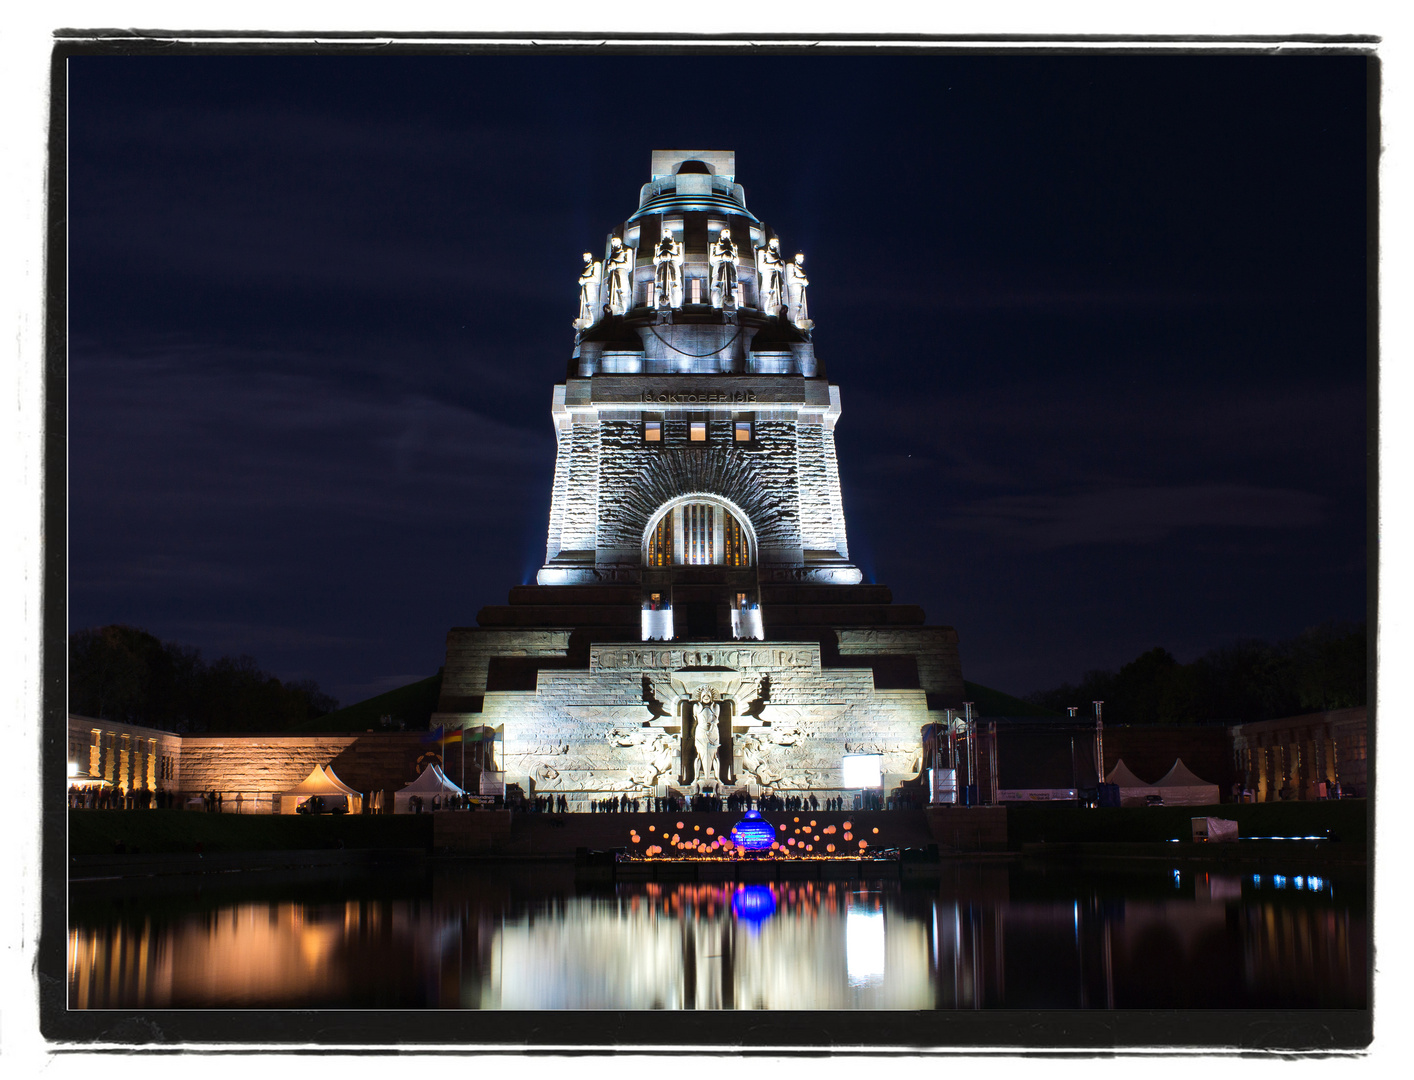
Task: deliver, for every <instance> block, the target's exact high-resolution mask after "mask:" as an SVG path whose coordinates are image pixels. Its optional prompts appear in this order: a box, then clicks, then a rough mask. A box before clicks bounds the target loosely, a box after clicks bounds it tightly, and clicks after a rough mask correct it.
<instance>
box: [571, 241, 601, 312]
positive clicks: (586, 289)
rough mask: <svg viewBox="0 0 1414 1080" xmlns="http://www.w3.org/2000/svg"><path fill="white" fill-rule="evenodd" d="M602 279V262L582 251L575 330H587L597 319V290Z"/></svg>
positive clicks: (598, 290)
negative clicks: (582, 266) (582, 267)
mask: <svg viewBox="0 0 1414 1080" xmlns="http://www.w3.org/2000/svg"><path fill="white" fill-rule="evenodd" d="M603 280H604V264H603V263H601V262H600V261H599V260H598V259H596V258H595V257H594V256H593V255H592V254H590V253H589V252H587V251H586V252H585V253H584V270H583V272H581V273H580V275H579V318H577V319H575V321H574V328H575V329H576V330H588V329H589V328H590V327H591V326H593V325H594V324H595V323H597V322H598V321H599V292H600V288H601V286H602V284H603Z"/></svg>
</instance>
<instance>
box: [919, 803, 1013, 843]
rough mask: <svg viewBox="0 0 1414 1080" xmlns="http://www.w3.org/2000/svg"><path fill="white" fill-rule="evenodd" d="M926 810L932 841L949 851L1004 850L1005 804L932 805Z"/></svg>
mask: <svg viewBox="0 0 1414 1080" xmlns="http://www.w3.org/2000/svg"><path fill="white" fill-rule="evenodd" d="M924 813H925V814H926V815H927V818H928V831H929V833H930V834H931V835H932V837H933V841H934V842H935V843H936V844H937V845H938V846H939V847H940V848H943V849H945V850H950V851H1005V850H1006V846H1007V821H1006V807H1005V806H930V807H928V809H927V810H926V811H924Z"/></svg>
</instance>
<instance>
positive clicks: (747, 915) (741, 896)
mask: <svg viewBox="0 0 1414 1080" xmlns="http://www.w3.org/2000/svg"><path fill="white" fill-rule="evenodd" d="M732 911H733V912H734V913H735V915H736V917H737V918H738V919H740V920H741V921H742V922H744V923H746V924H747V925H748V926H750V927H751V928H752V929H758V928H759V927H760V926H761V924H762V923H763V922H765V921H766V920H767V919H769V918H770V917H771V916H772V915H774V914H775V913H776V897H775V894H774V893H772V892H771V890H770V888H769V887H768V886H766V885H739V886H737V890H736V893H735V894H734V895H733V896H732Z"/></svg>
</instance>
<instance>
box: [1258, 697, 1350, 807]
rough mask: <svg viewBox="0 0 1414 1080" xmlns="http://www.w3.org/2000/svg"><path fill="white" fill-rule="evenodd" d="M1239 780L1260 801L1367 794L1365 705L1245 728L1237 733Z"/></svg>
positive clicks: (1271, 721)
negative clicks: (1337, 793) (1341, 794)
mask: <svg viewBox="0 0 1414 1080" xmlns="http://www.w3.org/2000/svg"><path fill="white" fill-rule="evenodd" d="M1232 741H1233V753H1234V755H1235V758H1236V765H1237V775H1238V776H1239V777H1240V778H1241V782H1242V784H1243V787H1244V788H1245V789H1246V790H1248V791H1250V792H1252V796H1253V798H1255V800H1256V801H1257V802H1277V801H1280V800H1283V799H1287V800H1306V799H1320V798H1327V797H1329V796H1331V795H1333V794H1334V793H1335V791H1336V785H1337V784H1339V788H1340V791H1341V792H1342V793H1343V794H1346V795H1361V796H1363V795H1364V794H1365V785H1366V778H1367V771H1366V745H1365V743H1366V710H1365V707H1364V706H1360V707H1357V708H1351V709H1335V710H1331V711H1328V712H1320V713H1310V714H1308V715H1305V716H1293V717H1287V718H1284V719H1281V720H1264V721H1261V722H1258V723H1252V724H1240V725H1238V726H1237V727H1234V728H1233V729H1232Z"/></svg>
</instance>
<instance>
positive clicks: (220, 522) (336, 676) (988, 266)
mask: <svg viewBox="0 0 1414 1080" xmlns="http://www.w3.org/2000/svg"><path fill="white" fill-rule="evenodd" d="M1365 64H1366V62H1365V61H1364V60H1363V59H1360V58H1355V57H1319V58H1317V57H1293V56H1284V57H1271V58H1265V57H1215V56H1193V55H1189V56H1169V57H1163V56H1142V57H1141V56H1087V57H1038V56H1027V57H1004V56H966V57H946V56H944V57H926V56H921V55H917V54H912V55H908V56H894V57H888V58H857V57H848V56H841V55H833V56H821V55H813V56H788V57H780V56H776V57H771V56H757V57H750V58H726V59H724V58H720V57H718V58H699V57H672V58H666V57H648V56H638V57H623V56H620V57H603V58H594V59H589V58H582V57H574V58H557V57H534V58H532V57H477V56H466V57H442V58H432V57H409V56H404V57H386V56H384V57H339V58H336V57H328V56H326V57H294V56H288V57H263V58H216V57H206V58H201V57H196V58H175V57H127V58H124V57H105V58H97V57H85V58H78V59H74V60H71V61H70V66H69V95H70V98H69V105H70V113H69V123H70V128H69V152H70V163H69V164H70V168H69V176H68V183H69V188H68V193H69V213H70V253H71V264H70V280H69V303H70V309H69V313H70V335H71V336H70V374H71V386H70V413H69V442H70V469H71V473H70V491H69V506H70V518H69V528H70V535H69V552H70V607H69V618H70V626H71V628H72V629H78V628H82V627H88V626H96V625H102V624H105V623H110V622H124V623H129V624H132V625H136V626H141V627H144V628H146V629H147V630H150V631H151V632H153V633H155V634H157V635H158V636H159V637H161V638H163V639H166V640H174V641H179V642H182V643H184V644H188V645H194V646H197V647H199V648H201V649H202V651H203V653H204V655H205V656H206V657H207V658H208V659H214V658H215V657H216V656H219V655H222V654H239V653H247V654H250V655H252V656H254V657H255V658H256V660H257V661H258V662H259V663H260V664H261V665H262V666H263V667H265V668H266V669H268V670H270V671H272V672H274V673H276V674H278V675H279V676H280V677H282V678H286V679H303V678H313V679H316V680H318V682H319V683H320V684H321V686H322V687H323V688H324V689H325V690H326V691H328V692H330V693H332V694H333V695H334V696H335V697H337V698H339V699H340V700H341V701H342V702H344V703H345V704H348V703H351V702H353V701H356V700H359V699H361V698H363V697H366V696H369V695H371V694H374V693H378V692H381V691H383V690H386V689H390V688H392V687H394V686H398V685H401V684H403V683H406V682H409V681H412V680H414V679H418V678H422V677H425V676H427V675H429V674H432V673H433V672H435V671H436V669H437V668H438V666H439V665H440V664H441V663H442V659H443V647H444V638H445V634H446V631H447V629H448V628H449V627H452V626H459V625H474V624H475V619H476V612H477V610H478V609H479V608H480V607H481V606H482V605H484V604H495V603H503V602H504V600H505V596H506V591H507V589H508V588H509V587H510V586H512V585H515V584H518V583H521V582H528V581H533V580H534V574H535V571H536V569H537V568H538V567H539V566H540V564H541V562H542V561H543V558H544V545H545V528H546V524H547V519H548V514H549V499H550V481H551V474H552V470H553V467H554V438H553V429H552V426H551V423H550V415H549V409H550V401H551V387H552V386H553V385H554V384H555V383H557V382H561V381H563V379H564V373H565V364H566V360H567V358H568V355H569V351H570V349H571V348H572V345H573V331H572V329H571V327H570V322H571V320H572V319H573V318H574V317H575V315H576V313H577V290H576V286H575V278H576V277H577V275H578V273H579V270H580V267H581V260H580V252H582V251H584V250H586V249H587V248H593V249H595V250H598V249H599V248H600V247H601V246H602V244H603V242H604V237H605V234H606V233H607V232H608V231H609V230H610V229H611V228H612V227H613V226H615V225H616V224H617V223H619V222H621V221H622V220H623V219H624V218H625V217H627V216H628V215H629V214H630V213H632V212H633V211H634V210H635V209H636V208H637V202H638V189H639V187H640V186H641V185H642V184H643V183H644V182H646V181H647V180H648V178H649V174H648V164H649V154H650V152H651V151H652V150H653V149H655V148H670V147H692V148H701V149H734V150H735V151H736V155H737V180H738V182H740V183H741V184H743V185H744V187H745V189H746V196H747V206H748V207H749V208H750V209H751V210H752V211H753V212H754V213H756V214H757V215H758V216H759V217H761V218H762V219H763V220H764V221H766V222H767V223H768V224H770V225H771V226H772V227H773V228H775V229H776V230H777V231H778V232H779V233H780V234H781V236H782V237H783V244H782V246H783V248H788V249H789V251H790V252H792V253H793V252H794V251H796V250H803V251H804V252H805V253H806V257H807V266H808V268H809V271H810V279H811V295H810V313H811V317H812V318H814V320H815V322H816V329H815V332H814V339H815V345H816V349H817V352H818V354H819V356H820V357H821V359H822V360H823V362H824V363H825V365H826V368H827V371H828V374H829V377H830V380H831V381H832V382H834V383H837V384H838V385H839V386H840V390H841V395H842V399H843V406H844V413H843V416H842V418H841V420H840V423H839V426H838V428H837V430H836V434H837V439H838V449H839V460H840V471H841V475H842V479H843V484H844V497H845V513H846V517H847V521H848V524H849V539H850V544H851V554H852V555H853V557H854V559H855V561H856V562H858V563H859V564H860V566H861V567H862V568H863V569H864V572H865V576H866V580H872V581H877V582H882V583H885V584H888V585H890V586H891V587H892V588H893V591H894V597H895V599H896V600H897V601H900V602H912V603H918V604H921V605H923V607H924V608H925V610H926V611H927V614H928V619H929V622H932V623H943V624H949V625H952V626H955V627H956V628H957V630H958V633H959V635H960V638H961V654H962V663H963V673H964V675H965V677H967V678H968V679H971V680H973V681H976V682H981V683H984V684H986V685H989V686H993V687H996V688H998V689H1001V690H1005V691H1008V692H1011V693H1016V694H1024V693H1027V692H1029V691H1032V690H1036V689H1040V688H1044V687H1048V686H1053V685H1056V684H1058V683H1060V682H1062V681H1066V680H1072V681H1073V680H1075V679H1077V678H1078V677H1079V676H1080V675H1081V674H1082V672H1083V671H1085V670H1087V669H1090V668H1095V667H1116V666H1118V665H1120V664H1122V663H1124V662H1126V661H1128V660H1130V659H1132V658H1133V657H1134V656H1136V655H1137V654H1138V653H1139V652H1141V651H1143V650H1145V649H1148V648H1151V647H1153V646H1155V645H1162V646H1164V647H1166V648H1168V649H1169V650H1170V651H1172V652H1173V653H1174V654H1175V655H1176V656H1177V657H1178V658H1179V659H1180V660H1183V661H1188V660H1191V659H1193V658H1194V657H1196V656H1197V655H1199V654H1201V653H1203V652H1205V651H1207V650H1208V649H1210V648H1213V647H1215V646H1220V645H1224V644H1228V643H1231V642H1233V641H1234V640H1236V639H1239V638H1246V637H1262V638H1266V639H1268V640H1272V639H1279V638H1282V637H1287V636H1291V635H1293V634H1296V633H1299V632H1300V631H1301V630H1302V629H1304V628H1306V627H1308V626H1312V625H1315V624H1318V623H1322V622H1325V621H1328V620H1345V619H1362V618H1364V617H1365V597H1366V570H1367V566H1366V544H1367V530H1366V516H1365V515H1366V496H1367V490H1366V475H1365V452H1366V441H1367V440H1366V422H1367V415H1366V398H1365V395H1366V369H1367V354H1366V307H1365V305H1366V280H1365V273H1366V267H1365V237H1366V164H1367V162H1366V144H1365V140H1366V120H1365V109H1366V97H1365V95H1366V87H1365V77H1366V67H1365Z"/></svg>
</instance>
